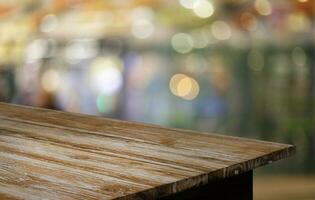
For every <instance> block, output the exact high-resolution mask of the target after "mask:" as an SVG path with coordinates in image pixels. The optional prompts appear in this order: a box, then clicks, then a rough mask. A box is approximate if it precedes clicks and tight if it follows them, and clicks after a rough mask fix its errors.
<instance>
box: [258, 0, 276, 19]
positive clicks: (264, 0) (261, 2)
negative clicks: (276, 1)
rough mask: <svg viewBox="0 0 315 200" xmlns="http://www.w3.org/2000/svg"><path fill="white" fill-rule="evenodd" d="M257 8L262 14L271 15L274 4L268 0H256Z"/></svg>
mask: <svg viewBox="0 0 315 200" xmlns="http://www.w3.org/2000/svg"><path fill="white" fill-rule="evenodd" d="M255 8H256V10H257V12H258V13H259V14H261V15H265V16H266V15H270V14H271V12H272V6H271V4H270V2H269V1H268V0H255Z"/></svg>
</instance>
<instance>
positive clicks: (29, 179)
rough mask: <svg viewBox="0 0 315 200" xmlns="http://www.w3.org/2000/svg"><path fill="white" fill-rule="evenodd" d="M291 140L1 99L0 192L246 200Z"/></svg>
mask: <svg viewBox="0 0 315 200" xmlns="http://www.w3.org/2000/svg"><path fill="white" fill-rule="evenodd" d="M294 152H295V147H294V146H292V145H286V144H278V143H272V142H265V141H259V140H253V139H246V138H238V137H230V136H224V135H216V134H208V133H199V132H195V131H188V130H180V129H173V128H164V127H160V126H155V125H147V124H140V123H135V122H127V121H119V120H113V119H106V118H101V117H95V116H87V115H81V114H74V113H66V112H60V111H53V110H48V109H40V108H33V107H26V106H17V105H12V104H4V103H0V199H34V200H48V199H51V200H57V199H61V200H70V199H84V200H89V199H103V200H109V199H116V200H117V199H119V200H120V199H124V200H130V199H132V200H134V199H137V200H140V199H148V200H151V199H164V200H167V199H192V200H193V199H199V200H202V199H224V200H229V199H242V200H248V199H252V196H253V194H252V176H253V173H252V170H253V169H255V168H257V167H259V166H262V165H265V164H268V163H271V162H274V161H276V160H279V159H283V158H286V157H288V156H290V155H292V154H293V153H294Z"/></svg>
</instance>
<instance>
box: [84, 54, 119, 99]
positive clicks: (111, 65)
mask: <svg viewBox="0 0 315 200" xmlns="http://www.w3.org/2000/svg"><path fill="white" fill-rule="evenodd" d="M121 70H122V66H121V63H120V61H119V59H118V58H116V57H101V58H97V59H96V60H95V61H94V62H93V63H92V65H91V68H90V82H91V84H92V87H93V88H95V89H96V90H97V91H98V92H100V93H103V94H106V95H112V94H114V93H116V92H117V91H118V90H119V89H120V87H121V85H122V82H123V80H122V71H121Z"/></svg>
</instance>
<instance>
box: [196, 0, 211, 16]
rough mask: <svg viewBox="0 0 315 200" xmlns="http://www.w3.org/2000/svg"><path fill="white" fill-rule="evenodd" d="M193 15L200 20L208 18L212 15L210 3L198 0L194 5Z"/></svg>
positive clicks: (205, 0)
mask: <svg viewBox="0 0 315 200" xmlns="http://www.w3.org/2000/svg"><path fill="white" fill-rule="evenodd" d="M193 10H194V13H195V14H196V15H197V16H198V17H200V18H208V17H210V16H211V15H212V14H213V13H214V7H213V5H212V3H210V2H209V1H207V0H198V1H197V2H196V3H195V4H194V8H193Z"/></svg>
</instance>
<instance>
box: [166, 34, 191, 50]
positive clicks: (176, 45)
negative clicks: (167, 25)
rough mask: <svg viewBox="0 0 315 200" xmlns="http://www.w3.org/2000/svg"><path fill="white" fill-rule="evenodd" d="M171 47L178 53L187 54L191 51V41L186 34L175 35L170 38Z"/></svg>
mask: <svg viewBox="0 0 315 200" xmlns="http://www.w3.org/2000/svg"><path fill="white" fill-rule="evenodd" d="M171 44H172V47H173V49H174V50H175V51H177V52H178V53H182V54H184V53H188V52H190V51H191V50H192V49H193V45H194V44H193V40H192V38H191V36H190V35H189V34H187V33H177V34H175V35H174V36H173V37H172V40H171Z"/></svg>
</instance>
